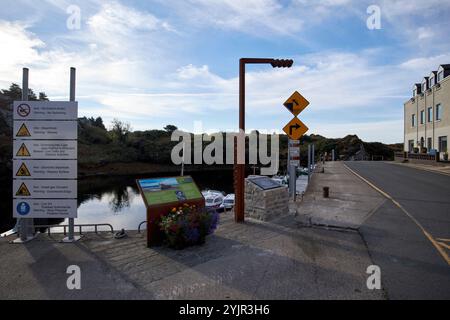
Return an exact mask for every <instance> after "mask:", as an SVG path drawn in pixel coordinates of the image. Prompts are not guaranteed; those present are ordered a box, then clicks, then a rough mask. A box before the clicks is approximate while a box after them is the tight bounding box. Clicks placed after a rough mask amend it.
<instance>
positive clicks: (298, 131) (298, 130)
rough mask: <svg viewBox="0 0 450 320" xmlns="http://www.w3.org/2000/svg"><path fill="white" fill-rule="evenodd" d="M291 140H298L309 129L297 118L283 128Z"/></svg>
mask: <svg viewBox="0 0 450 320" xmlns="http://www.w3.org/2000/svg"><path fill="white" fill-rule="evenodd" d="M283 131H284V132H286V134H287V135H288V137H289V139H292V140H298V139H300V137H301V136H302V135H304V134H305V133H306V131H308V127H307V126H305V124H304V123H303V122H301V121H300V120H299V119H298V118H297V117H294V119H292V120H291V121H289V123H288V124H287V125H286V126H285V127H284V128H283Z"/></svg>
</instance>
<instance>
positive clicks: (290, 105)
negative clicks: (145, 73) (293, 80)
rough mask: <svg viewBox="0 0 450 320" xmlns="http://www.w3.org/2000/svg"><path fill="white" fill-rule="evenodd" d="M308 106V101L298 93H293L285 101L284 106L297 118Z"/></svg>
mask: <svg viewBox="0 0 450 320" xmlns="http://www.w3.org/2000/svg"><path fill="white" fill-rule="evenodd" d="M308 105H309V101H308V100H306V99H305V97H303V96H302V95H301V94H300V93H298V91H295V92H294V93H293V94H292V95H291V96H290V97H289V99H287V100H286V102H285V103H284V106H285V107H286V108H287V109H288V110H289V111H290V112H291V113H292V114H293V115H294V116H298V114H299V113H300V112H302V111H303V109H305V108H306V107H307V106H308Z"/></svg>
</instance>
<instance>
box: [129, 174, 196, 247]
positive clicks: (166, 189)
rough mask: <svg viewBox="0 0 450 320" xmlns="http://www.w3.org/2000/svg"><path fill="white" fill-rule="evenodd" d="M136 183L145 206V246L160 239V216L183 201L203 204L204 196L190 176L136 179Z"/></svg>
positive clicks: (157, 243)
mask: <svg viewBox="0 0 450 320" xmlns="http://www.w3.org/2000/svg"><path fill="white" fill-rule="evenodd" d="M136 183H137V185H138V188H139V192H140V193H141V196H142V199H143V200H144V203H145V206H146V207H147V246H148V247H151V246H153V245H159V244H160V243H161V240H162V234H161V230H160V228H159V226H158V224H159V222H160V221H161V216H163V215H165V214H168V213H169V211H170V210H171V209H172V208H173V207H178V206H180V205H182V204H184V203H187V204H189V205H196V206H197V207H198V208H201V207H204V206H205V198H203V195H202V193H201V192H200V190H199V189H198V187H197V185H196V184H195V182H194V180H193V179H192V177H190V176H183V177H167V178H148V179H138V180H136Z"/></svg>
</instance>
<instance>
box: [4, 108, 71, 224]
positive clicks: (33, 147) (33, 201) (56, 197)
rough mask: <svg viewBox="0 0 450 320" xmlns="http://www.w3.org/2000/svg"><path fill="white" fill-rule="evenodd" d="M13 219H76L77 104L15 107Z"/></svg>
mask: <svg viewBox="0 0 450 320" xmlns="http://www.w3.org/2000/svg"><path fill="white" fill-rule="evenodd" d="M13 115H14V116H13V120H14V121H13V186H12V188H13V205H14V206H13V216H14V217H20V218H52V217H53V218H75V217H76V216H77V200H76V198H77V191H78V189H77V174H78V172H77V138H78V120H77V119H78V103H77V102H74V101H70V102H69V101H64V102H61V101H14V105H13Z"/></svg>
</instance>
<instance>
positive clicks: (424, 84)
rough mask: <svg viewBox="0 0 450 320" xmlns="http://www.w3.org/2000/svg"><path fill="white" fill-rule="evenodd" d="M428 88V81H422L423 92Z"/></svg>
mask: <svg viewBox="0 0 450 320" xmlns="http://www.w3.org/2000/svg"><path fill="white" fill-rule="evenodd" d="M426 90H427V85H426V83H425V82H424V83H422V92H425V91H426Z"/></svg>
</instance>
